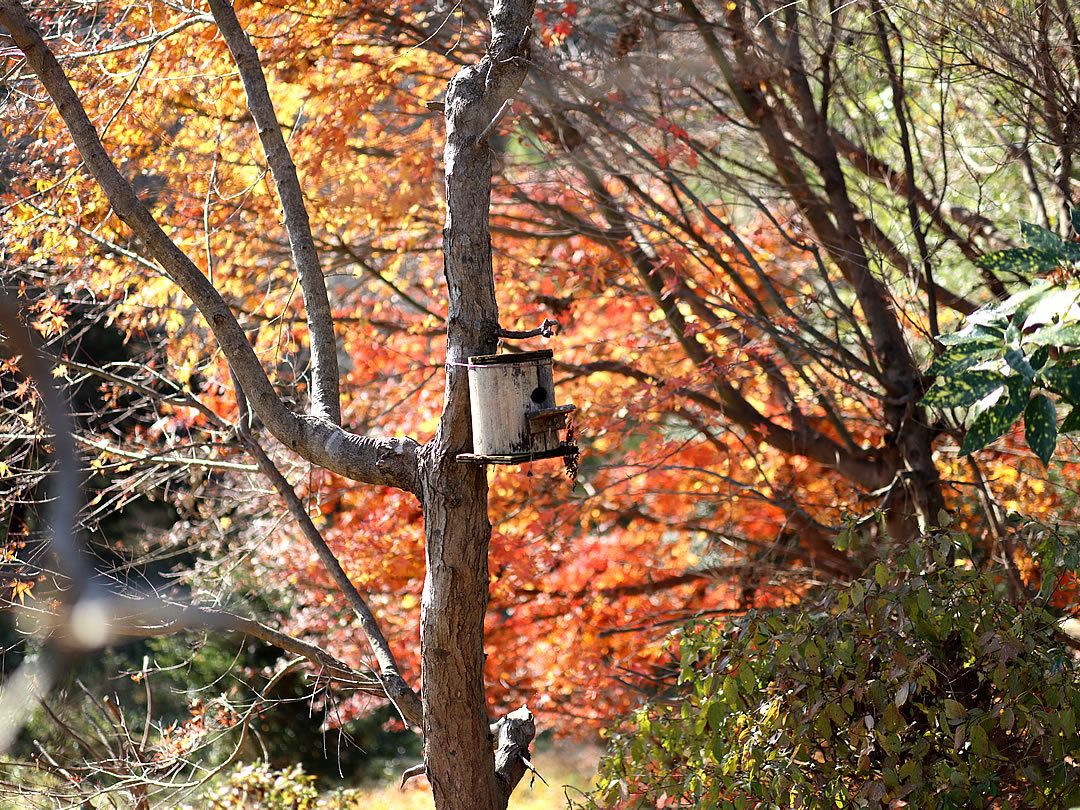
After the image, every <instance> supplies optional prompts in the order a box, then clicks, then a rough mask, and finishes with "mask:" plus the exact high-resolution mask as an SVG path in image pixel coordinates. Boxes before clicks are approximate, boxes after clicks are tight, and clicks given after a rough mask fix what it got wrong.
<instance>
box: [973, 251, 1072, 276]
mask: <svg viewBox="0 0 1080 810" xmlns="http://www.w3.org/2000/svg"><path fill="white" fill-rule="evenodd" d="M975 264H977V265H978V266H979V267H982V268H983V269H985V270H990V271H991V272H996V273H1002V272H1005V273H1015V274H1016V275H1018V276H1022V277H1025V278H1030V277H1031V276H1033V275H1035V274H1036V273H1045V272H1047V271H1049V270H1053V269H1054V268H1055V267H1057V266H1058V265H1059V264H1061V258H1060V257H1059V256H1057V255H1056V254H1054V253H1051V252H1049V251H1046V250H1039V249H1038V248H1009V249H1008V250H1001V251H998V252H997V253H988V254H986V255H985V256H980V257H979V258H978V259H976V260H975Z"/></svg>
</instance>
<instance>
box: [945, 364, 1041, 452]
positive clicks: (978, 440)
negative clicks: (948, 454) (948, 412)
mask: <svg viewBox="0 0 1080 810" xmlns="http://www.w3.org/2000/svg"><path fill="white" fill-rule="evenodd" d="M1030 396H1031V380H1028V379H1026V378H1024V377H1010V378H1009V379H1008V380H1006V381H1005V392H1004V393H1003V394H1002V397H1001V399H999V400H998V401H997V404H995V405H994V406H993V407H991V408H989V409H987V410H986V411H984V412H983V413H981V414H979V415H978V416H977V417H976V418H975V421H974V422H972V423H971V427H969V428H968V431H967V433H966V434H965V435H964V441H963V443H962V444H961V445H960V455H962V456H966V455H967V454H968V453H974V452H975V451H976V450H981V449H982V448H984V447H986V445H988V444H990V442H992V441H994V440H995V439H997V438H999V437H1000V436H1001V435H1002V434H1004V433H1005V431H1006V430H1008V429H1009V428H1010V427H1012V424H1013V422H1015V421H1016V420H1017V418H1018V417H1019V416H1020V414H1022V413H1023V412H1024V408H1025V407H1026V406H1027V404H1028V399H1029V397H1030Z"/></svg>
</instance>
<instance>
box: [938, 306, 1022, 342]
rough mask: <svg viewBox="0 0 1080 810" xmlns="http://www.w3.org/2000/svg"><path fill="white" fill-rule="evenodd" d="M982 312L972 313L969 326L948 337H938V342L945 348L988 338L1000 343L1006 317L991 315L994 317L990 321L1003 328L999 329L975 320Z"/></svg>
mask: <svg viewBox="0 0 1080 810" xmlns="http://www.w3.org/2000/svg"><path fill="white" fill-rule="evenodd" d="M982 311H983V310H976V311H975V312H973V313H971V315H970V316H968V319H967V326H965V327H964V328H963V329H961V330H960V331H959V332H953V333H951V334H948V335H938V342H939V343H941V345H943V346H955V345H956V344H957V343H966V342H967V341H969V340H975V339H977V338H987V339H990V340H994V341H995V342H998V343H1000V342H1001V338H1002V335H1004V334H1005V322H1006V321H1005V316H1003V315H996V314H994V313H990V314H991V315H993V317H992V318H988V320H990V321H992V322H994V323H1000V324H1001V328H1000V329H999V328H996V327H994V326H987V325H986V324H983V323H979V322H977V321H975V320H973V319H974V318H975V316H976V315H978V314H979V313H980V312H982Z"/></svg>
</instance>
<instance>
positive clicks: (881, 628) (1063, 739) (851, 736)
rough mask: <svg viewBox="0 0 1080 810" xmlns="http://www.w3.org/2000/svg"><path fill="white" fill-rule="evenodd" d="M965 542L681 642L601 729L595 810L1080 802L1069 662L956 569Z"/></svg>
mask: <svg viewBox="0 0 1080 810" xmlns="http://www.w3.org/2000/svg"><path fill="white" fill-rule="evenodd" d="M969 543H970V541H968V540H967V538H965V537H963V536H959V535H953V534H949V533H944V532H942V533H938V534H936V535H933V536H930V537H928V538H924V540H923V542H922V543H920V544H917V545H912V546H911V547H910V548H909V549H908V550H907V551H905V552H904V553H903V554H902V555H901V556H900V558H899V559H896V560H892V561H890V562H888V563H877V564H875V565H874V566H872V567H871V569H870V570H869V571H868V572H867V574H866V575H865V576H864V577H862V578H860V579H858V580H856V581H855V582H854V583H853V584H852V585H851V586H850V587H847V588H843V589H835V590H831V591H829V592H827V593H826V594H825V595H824V596H823V597H822V598H821V599H820V600H819V601H817V602H815V606H814V607H813V608H810V609H808V608H799V609H795V608H792V609H785V610H777V611H773V612H767V613H765V612H756V613H753V612H752V613H749V614H747V615H746V616H744V617H742V618H741V619H739V620H737V621H735V622H731V621H726V622H723V623H707V624H700V625H697V626H694V627H691V628H689V629H687V630H686V631H685V632H683V633H681V634H680V635H679V636H678V637H677V638H676V639H675V641H674V642H673V646H672V647H671V651H672V653H673V654H674V655H675V656H676V657H677V660H674V661H673V669H677V670H678V676H677V681H674V677H675V676H674V675H673V681H674V683H675V685H674V686H673V688H672V689H671V690H670V692H668V693H667V694H664V695H662V696H660V697H659V698H657V699H654V700H652V701H650V702H648V703H647V704H646V705H644V706H642V707H641V708H640V709H638V710H637V711H636V712H635V713H634V714H633V716H632V717H630V718H628V719H627V721H626V722H625V724H624V726H623V727H622V728H621V730H619V731H618V732H617V733H613V734H612V735H611V737H610V746H609V751H608V753H607V755H606V757H605V759H604V761H603V762H602V763H601V778H600V781H599V783H598V784H599V787H598V789H597V791H596V792H595V793H594V794H593V797H592V800H591V801H590V802H589V806H603V807H623V808H633V807H693V808H713V807H721V808H731V807H734V808H740V809H741V808H745V807H753V808H762V807H778V808H788V807H806V808H825V807H828V808H853V807H865V808H878V807H890V806H910V807H936V808H953V807H955V808H968V807H971V808H980V807H995V808H996V807H1001V808H1007V807H1011V808H1029V807H1032V808H1033V807H1068V806H1070V803H1072V804H1076V803H1078V802H1080V781H1078V774H1077V769H1076V766H1075V765H1074V764H1073V762H1072V760H1074V759H1077V758H1080V738H1078V737H1077V734H1076V724H1077V719H1078V718H1080V666H1078V665H1077V663H1076V661H1075V660H1074V657H1073V655H1072V653H1071V651H1070V650H1068V649H1067V648H1066V647H1065V646H1064V644H1063V642H1062V640H1061V639H1060V636H1059V635H1058V634H1057V633H1056V628H1055V621H1054V619H1053V617H1052V616H1050V615H1049V614H1048V612H1047V611H1046V610H1044V609H1043V608H1042V607H1041V606H1040V605H1038V604H1028V605H1025V606H1021V607H1017V606H1014V605H1012V604H1010V603H1009V602H1008V601H1007V600H1006V599H1005V598H1004V597H1003V595H1002V593H1001V581H1000V579H999V578H997V577H995V576H992V575H990V574H987V573H983V572H980V571H979V570H975V569H974V568H973V567H972V566H971V565H970V564H968V563H967V561H966V560H963V559H961V561H959V562H954V561H953V560H954V557H959V558H963V557H964V554H965V553H967V552H966V551H965V545H967V544H969ZM1070 556H1075V555H1074V554H1070ZM1035 601H1036V602H1039V601H1040V600H1035ZM902 803H906V804H902Z"/></svg>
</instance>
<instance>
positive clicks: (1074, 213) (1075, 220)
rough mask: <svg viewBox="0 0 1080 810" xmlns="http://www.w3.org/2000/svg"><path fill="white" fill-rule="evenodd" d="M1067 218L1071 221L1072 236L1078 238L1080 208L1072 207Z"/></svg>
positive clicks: (1079, 233)
mask: <svg viewBox="0 0 1080 810" xmlns="http://www.w3.org/2000/svg"><path fill="white" fill-rule="evenodd" d="M1069 218H1070V219H1071V220H1072V228H1073V234H1075V235H1076V236H1080V206H1073V209H1072V210H1071V211H1070V212H1069Z"/></svg>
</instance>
